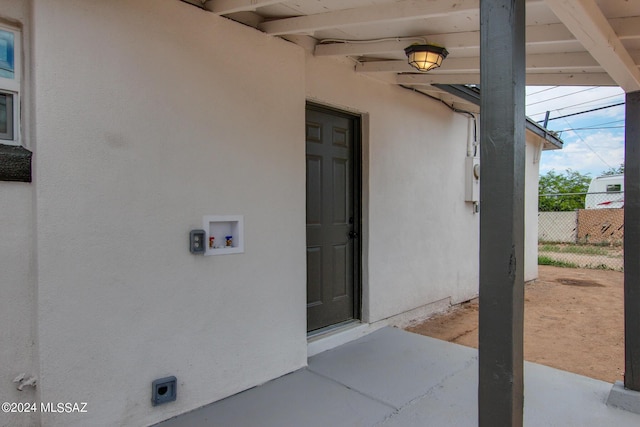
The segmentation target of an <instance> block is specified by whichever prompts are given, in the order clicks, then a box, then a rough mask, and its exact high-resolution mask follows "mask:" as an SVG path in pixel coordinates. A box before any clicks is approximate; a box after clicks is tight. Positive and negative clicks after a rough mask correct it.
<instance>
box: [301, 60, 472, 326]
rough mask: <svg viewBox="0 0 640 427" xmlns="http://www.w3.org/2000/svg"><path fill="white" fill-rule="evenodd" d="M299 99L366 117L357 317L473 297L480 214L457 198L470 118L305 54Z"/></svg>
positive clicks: (386, 314) (348, 65) (340, 64)
mask: <svg viewBox="0 0 640 427" xmlns="http://www.w3.org/2000/svg"><path fill="white" fill-rule="evenodd" d="M307 96H308V97H309V99H312V100H314V101H316V102H320V103H325V104H327V105H330V106H334V107H338V108H343V109H347V110H352V111H356V112H359V113H361V114H365V119H366V120H365V121H364V122H365V137H364V139H365V141H364V144H365V147H364V150H363V151H364V164H365V168H364V177H363V179H364V183H363V185H364V187H365V200H364V203H365V206H364V212H365V218H364V221H365V225H364V226H365V233H364V236H363V237H364V241H363V244H364V246H365V254H364V262H365V264H364V270H365V271H364V283H363V287H364V289H363V317H364V319H365V320H366V321H369V322H375V321H377V320H381V319H384V318H387V317H389V316H393V315H396V314H398V313H402V312H405V311H408V310H411V309H414V308H417V307H420V306H423V305H425V304H429V303H433V302H436V301H439V300H442V299H445V298H449V297H450V298H451V300H452V302H454V303H455V302H459V301H462V300H465V299H468V298H471V297H473V296H475V295H476V294H477V292H478V243H479V241H478V224H479V216H478V215H475V214H474V213H473V210H472V205H471V204H470V203H468V202H465V194H464V177H465V173H464V172H465V169H464V168H465V156H466V150H467V139H468V138H469V129H470V127H469V123H468V120H469V119H468V118H467V117H466V116H464V115H461V114H456V113H453V112H452V111H451V110H449V109H448V108H447V107H446V106H444V105H442V104H441V103H439V102H437V101H434V100H432V99H429V98H427V97H424V96H421V95H418V94H416V93H412V92H409V91H407V90H405V89H402V88H400V87H398V86H395V85H389V84H385V83H381V82H379V81H377V80H373V79H371V78H369V77H367V76H363V75H358V74H356V73H354V72H353V64H352V63H349V62H339V61H336V60H332V59H326V58H314V57H312V56H310V55H309V56H308V57H307ZM446 224H455V227H447V226H446Z"/></svg>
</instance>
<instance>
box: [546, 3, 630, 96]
mask: <svg viewBox="0 0 640 427" xmlns="http://www.w3.org/2000/svg"><path fill="white" fill-rule="evenodd" d="M546 2H547V6H549V8H550V9H551V10H552V11H553V13H555V14H556V16H557V17H558V18H559V19H560V21H562V23H564V25H566V26H567V28H568V29H569V31H571V32H572V33H573V35H574V36H575V37H576V39H578V40H579V41H580V43H582V45H583V46H584V47H585V49H587V51H589V53H591V55H592V56H593V57H594V58H595V59H596V61H598V62H599V63H600V65H602V68H604V70H605V71H606V72H607V73H609V75H610V76H611V78H612V79H613V80H614V81H615V82H616V83H617V84H618V86H620V87H621V88H622V89H624V90H625V92H634V91H638V90H640V71H639V70H638V67H637V66H636V64H635V63H634V62H633V60H632V59H631V56H630V55H629V53H628V52H627V50H626V49H625V47H624V46H623V45H622V42H621V41H620V39H619V38H618V36H617V35H616V33H615V31H614V30H613V28H611V25H609V22H608V21H607V18H606V17H605V16H604V15H603V14H602V11H601V10H600V8H599V7H598V5H597V4H596V2H595V1H594V0H546Z"/></svg>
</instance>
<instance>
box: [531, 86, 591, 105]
mask: <svg viewBox="0 0 640 427" xmlns="http://www.w3.org/2000/svg"><path fill="white" fill-rule="evenodd" d="M595 88H596V86H594V87H590V88H587V89H582V90H579V91H577V92H571V93H565V94H564V95H559V96H555V97H553V98H547V99H543V100H542V101H537V102H532V103H531V104H527V105H525V107H530V106H532V105H536V104H542V103H543V102H547V101H551V100H554V99H560V98H565V97H567V96H571V95H575V94H577V93H581V92H586V91H588V90H593V89H595Z"/></svg>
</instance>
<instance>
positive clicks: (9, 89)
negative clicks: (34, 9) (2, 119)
mask: <svg viewBox="0 0 640 427" xmlns="http://www.w3.org/2000/svg"><path fill="white" fill-rule="evenodd" d="M0 30H2V31H7V32H11V33H13V78H7V77H1V76H0V93H2V94H6V95H10V97H11V104H12V107H13V108H12V109H11V111H9V112H8V114H7V119H8V120H10V123H7V131H8V132H7V133H6V134H2V133H0V144H4V145H14V146H20V145H22V138H21V132H20V129H21V126H20V116H21V115H20V111H21V109H20V94H21V89H22V87H21V86H22V31H21V29H20V28H17V27H13V26H10V25H6V24H4V23H2V22H0Z"/></svg>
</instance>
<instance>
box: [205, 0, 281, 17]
mask: <svg viewBox="0 0 640 427" xmlns="http://www.w3.org/2000/svg"><path fill="white" fill-rule="evenodd" d="M276 3H282V0H208V1H207V2H206V3H205V4H204V8H205V9H207V10H208V11H209V12H213V13H215V14H216V15H226V14H229V13H235V12H252V11H254V10H256V9H257V8H259V7H263V6H270V5H272V4H276Z"/></svg>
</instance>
